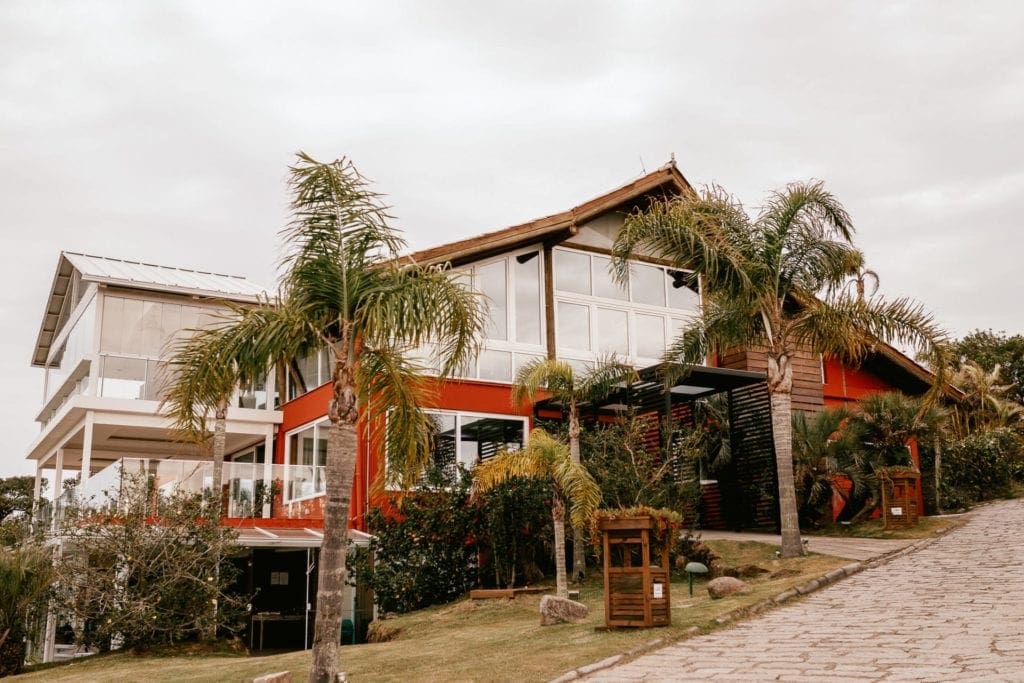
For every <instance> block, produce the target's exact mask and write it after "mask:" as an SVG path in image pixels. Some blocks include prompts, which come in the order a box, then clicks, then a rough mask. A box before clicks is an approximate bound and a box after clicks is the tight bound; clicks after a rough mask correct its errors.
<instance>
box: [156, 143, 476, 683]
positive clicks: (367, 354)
mask: <svg viewBox="0 0 1024 683" xmlns="http://www.w3.org/2000/svg"><path fill="white" fill-rule="evenodd" d="M290 171H291V173H290V180H289V188H290V190H291V193H292V199H291V212H292V219H291V222H290V224H289V225H288V227H286V228H285V229H284V230H283V231H282V236H283V238H284V256H283V259H282V275H281V278H280V294H279V296H278V298H277V300H276V301H268V302H265V303H264V304H263V305H260V306H254V307H250V308H244V309H243V308H239V309H235V311H234V319H233V320H232V321H231V323H230V324H226V325H221V326H219V327H216V328H213V329H211V330H209V331H208V332H205V333H203V334H202V335H200V336H199V339H200V340H201V341H199V342H197V344H198V345H199V346H198V347H197V352H200V353H201V354H202V355H204V356H205V357H207V358H208V359H209V360H210V362H211V363H212V362H222V363H225V367H230V366H231V364H233V367H234V370H233V371H234V372H235V373H237V376H238V377H242V378H252V377H260V376H263V375H265V374H266V373H267V372H268V370H270V369H271V368H272V367H274V366H275V365H277V364H279V363H284V362H288V361H289V360H290V359H293V358H297V357H300V356H303V355H306V354H310V353H318V352H320V351H321V350H324V349H326V350H327V353H328V355H329V356H330V358H331V361H332V366H333V367H332V375H331V401H330V405H329V407H328V417H329V419H330V426H329V428H328V436H327V461H326V466H325V479H326V497H325V503H324V538H323V542H322V545H321V549H320V567H319V585H318V587H317V611H316V624H315V629H314V635H313V656H312V660H311V662H310V671H309V680H310V681H318V682H319V681H334V680H335V679H336V677H337V673H338V669H339V659H338V644H339V642H340V628H341V598H342V591H343V589H344V584H345V550H346V549H345V541H346V535H347V530H348V525H349V504H350V501H351V496H352V483H353V479H354V476H355V466H356V448H357V436H356V422H357V420H358V419H359V416H360V415H361V414H364V415H366V414H368V415H370V416H371V418H370V419H371V420H372V421H373V424H374V425H375V426H376V427H378V428H384V427H385V420H386V427H387V428H386V430H385V434H386V436H385V449H386V451H385V452H387V453H388V458H389V466H388V468H387V473H388V474H387V476H388V478H389V479H390V480H391V481H392V482H393V483H396V484H398V485H400V486H404V487H409V486H412V485H414V484H415V483H416V481H417V480H418V478H419V476H420V474H421V473H422V471H423V467H424V466H425V464H426V463H427V461H428V460H429V456H430V453H429V447H430V420H429V418H428V417H427V416H426V415H425V414H424V413H423V412H422V411H421V410H420V409H419V407H418V406H419V405H420V404H421V402H422V399H423V395H424V391H425V388H424V384H423V382H422V375H421V371H422V368H421V367H420V366H419V365H417V364H415V363H413V362H410V361H408V360H407V359H406V354H407V352H408V351H410V350H411V349H415V348H417V347H420V346H421V345H423V344H425V343H427V342H433V343H435V344H436V346H437V349H438V356H439V360H440V366H441V372H440V374H441V375H442V376H446V375H448V374H449V373H451V372H452V371H453V370H454V369H455V368H458V367H462V366H464V365H465V363H467V362H468V361H470V360H471V359H472V358H473V357H474V356H475V355H476V353H477V352H478V340H479V338H480V336H481V332H482V330H483V326H484V321H485V318H486V310H485V308H484V307H483V306H482V302H481V299H480V297H479V296H477V295H475V294H474V293H473V292H470V291H468V290H467V289H465V288H464V287H463V286H462V285H461V284H459V283H458V282H457V281H456V280H455V279H454V278H453V277H452V276H451V273H450V271H448V270H447V269H446V268H443V267H421V266H418V265H416V264H415V263H408V262H403V261H401V260H399V259H398V254H399V252H400V251H401V250H402V249H403V248H404V246H405V242H404V240H403V239H402V237H401V235H400V233H398V231H396V230H395V229H393V228H392V227H391V226H390V225H389V224H388V221H389V219H390V216H388V214H387V212H386V209H385V208H384V206H383V205H382V204H381V201H380V198H379V196H378V195H376V194H375V193H373V192H372V191H371V190H370V189H369V186H368V183H367V181H366V179H365V178H363V177H362V176H361V175H360V174H359V173H358V172H357V171H356V169H355V167H353V165H352V164H351V162H349V161H348V160H347V159H344V158H342V159H338V160H336V161H333V162H330V163H321V162H318V161H316V160H315V159H313V158H312V157H310V156H308V155H306V154H304V153H299V155H298V161H297V162H296V164H295V165H294V166H292V167H291V169H290ZM206 367H208V363H207V362H205V361H204V362H202V363H194V364H190V365H188V366H186V368H190V369H191V371H193V372H203V368H206ZM186 368H182V369H183V370H185V369H186ZM225 372H227V370H225ZM176 381H177V382H179V383H180V382H187V381H196V382H202V381H203V379H202V378H197V379H189V378H186V376H185V375H184V374H179V376H178V377H177V378H176ZM198 395H199V397H200V400H199V401H196V402H188V403H187V404H186V405H187V406H189V408H188V409H189V410H190V411H200V410H202V409H203V405H204V404H203V402H204V401H206V400H211V399H215V398H216V396H217V392H216V391H214V392H211V393H209V394H207V393H206V392H205V391H204V392H198Z"/></svg>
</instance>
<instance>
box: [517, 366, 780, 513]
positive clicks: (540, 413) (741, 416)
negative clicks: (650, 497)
mask: <svg viewBox="0 0 1024 683" xmlns="http://www.w3.org/2000/svg"><path fill="white" fill-rule="evenodd" d="M723 393H724V394H725V395H726V401H727V404H728V416H729V439H730V445H731V449H732V457H731V461H730V463H729V464H728V465H727V466H726V467H725V470H724V471H721V472H718V473H716V476H717V480H715V481H714V482H711V481H707V482H701V483H702V486H701V494H702V513H703V514H702V520H701V522H702V526H704V528H714V527H721V528H733V529H740V528H750V527H777V526H778V524H779V516H778V478H777V474H776V470H775V442H774V439H773V434H772V420H771V400H770V397H769V394H768V384H767V381H766V379H765V374H764V373H761V372H750V371H746V370H731V369H727V368H713V367H707V366H702V365H699V366H691V367H689V368H681V367H678V366H667V365H665V364H658V365H652V366H650V367H647V368H644V369H642V370H640V371H638V372H637V376H636V378H635V379H634V381H633V382H630V383H625V384H623V385H621V386H620V387H619V388H618V389H617V390H616V391H614V392H612V393H611V394H609V395H608V396H607V397H606V398H604V399H603V400H601V401H596V402H593V403H584V404H581V405H580V406H579V411H580V416H581V418H583V419H590V420H595V421H596V420H601V419H605V420H607V419H612V418H614V417H616V416H619V415H622V414H623V413H624V412H626V411H627V410H630V411H633V413H634V414H636V415H651V414H656V415H657V416H658V420H657V423H656V429H655V430H653V431H652V433H651V434H650V438H649V439H648V440H647V444H648V447H649V448H658V449H663V448H665V447H666V445H667V444H666V442H665V439H666V437H667V438H672V437H671V435H672V434H673V431H674V429H675V428H676V427H679V426H688V427H692V426H694V411H693V404H694V402H696V401H697V400H699V399H704V398H709V397H711V396H714V395H717V394H723ZM563 412H564V411H563V406H562V405H561V404H559V402H558V401H557V400H555V399H553V398H549V399H546V400H543V401H539V402H538V403H537V404H536V406H535V407H534V414H535V416H536V417H538V418H541V419H543V418H548V419H552V418H554V419H557V418H560V417H562V415H563Z"/></svg>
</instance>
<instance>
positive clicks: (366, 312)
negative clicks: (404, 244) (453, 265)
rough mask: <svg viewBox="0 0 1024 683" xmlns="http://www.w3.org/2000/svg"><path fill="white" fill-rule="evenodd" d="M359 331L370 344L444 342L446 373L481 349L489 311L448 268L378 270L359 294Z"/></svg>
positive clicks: (443, 370)
mask: <svg viewBox="0 0 1024 683" xmlns="http://www.w3.org/2000/svg"><path fill="white" fill-rule="evenodd" d="M359 302H360V305H359V310H358V313H357V315H356V317H355V319H354V327H353V330H354V333H355V335H356V336H357V337H358V338H360V339H364V340H365V341H366V343H367V344H370V345H373V346H380V345H386V344H390V343H392V342H393V341H396V342H401V343H404V344H405V345H407V346H410V347H418V346H420V345H422V344H424V343H426V342H438V341H439V342H440V343H439V348H438V352H439V355H440V357H441V374H442V375H443V376H447V375H450V374H451V373H452V372H453V371H454V370H455V369H457V368H460V367H462V366H464V365H465V364H466V363H467V362H470V361H472V359H473V358H475V357H476V355H477V353H479V350H480V339H481V335H482V332H483V329H484V325H485V322H486V311H485V309H484V306H483V301H482V299H481V298H480V296H479V295H478V294H477V293H475V292H473V291H472V290H470V289H469V288H468V287H466V286H464V285H463V284H462V283H460V282H458V281H457V280H456V279H455V278H454V277H453V276H452V272H451V270H450V269H447V268H444V267H433V266H431V267H419V266H398V265H393V264H389V265H388V266H385V267H381V268H379V269H377V270H376V271H375V272H374V273H373V274H372V277H369V278H368V279H367V286H366V287H365V289H364V290H363V291H361V292H360V293H359Z"/></svg>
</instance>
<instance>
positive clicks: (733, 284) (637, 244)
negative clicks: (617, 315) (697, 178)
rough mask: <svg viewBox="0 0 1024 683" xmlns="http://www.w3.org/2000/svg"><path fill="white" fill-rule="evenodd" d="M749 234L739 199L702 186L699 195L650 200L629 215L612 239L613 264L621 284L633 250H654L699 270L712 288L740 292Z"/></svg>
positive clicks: (746, 282) (747, 274)
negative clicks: (647, 203)
mask: <svg viewBox="0 0 1024 683" xmlns="http://www.w3.org/2000/svg"><path fill="white" fill-rule="evenodd" d="M750 234H751V230H750V221H749V218H748V217H747V214H746V213H745V212H744V211H743V208H742V206H741V205H740V204H739V202H737V201H736V200H735V199H734V198H733V197H731V196H730V195H729V194H728V193H726V192H725V191H724V190H723V189H722V188H720V187H707V188H704V189H703V190H702V191H701V193H700V195H698V196H682V197H678V198H675V199H671V200H667V201H659V202H655V203H653V204H652V205H651V207H650V208H649V209H648V210H646V211H643V212H639V211H638V212H635V213H633V214H630V215H629V216H628V217H627V218H626V221H625V224H624V225H623V227H622V230H620V231H619V234H618V236H617V237H616V238H615V243H614V245H613V247H612V267H613V270H614V274H615V277H616V279H617V280H618V281H619V282H623V283H624V282H626V280H627V278H628V277H629V259H630V258H631V257H632V256H633V255H634V254H638V253H644V252H646V253H655V254H658V255H659V256H661V257H662V258H666V259H669V260H671V261H672V262H673V263H674V264H675V265H676V266H677V267H679V268H683V269H686V270H692V271H695V272H698V273H700V275H701V278H702V279H703V281H704V282H705V286H706V287H707V288H709V289H711V290H719V289H726V290H729V291H733V292H737V291H743V290H744V289H747V288H749V286H750V271H749V268H748V263H749V258H748V256H749V251H748V249H749V241H750Z"/></svg>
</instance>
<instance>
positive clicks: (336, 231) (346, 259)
mask: <svg viewBox="0 0 1024 683" xmlns="http://www.w3.org/2000/svg"><path fill="white" fill-rule="evenodd" d="M297 157H298V161H297V162H296V163H295V164H294V165H293V166H292V167H291V168H290V172H291V175H290V178H289V181H288V185H289V189H290V190H291V194H292V200H291V211H292V218H291V222H290V223H289V225H288V226H287V227H286V228H285V229H284V230H283V231H282V237H283V238H284V240H285V242H286V245H287V246H286V252H285V253H284V255H283V258H282V266H283V267H284V268H285V270H286V274H288V275H290V274H292V273H294V272H295V271H296V270H297V269H299V268H300V267H301V265H302V263H303V262H304V261H307V260H313V261H316V260H318V259H320V258H326V259H328V260H330V261H332V262H335V263H345V264H346V265H356V266H359V265H361V264H363V263H364V262H365V261H366V260H367V259H368V258H370V259H372V258H373V257H375V256H376V257H378V258H379V257H381V256H384V257H390V256H392V255H395V254H398V253H399V252H400V251H401V250H402V249H403V248H404V247H405V241H404V240H403V239H402V238H401V237H400V236H399V234H398V232H397V231H395V230H394V229H392V228H391V227H390V226H389V225H388V219H389V218H391V217H390V216H389V215H388V214H387V209H386V208H385V207H384V205H383V204H382V202H381V201H380V199H381V198H380V195H379V194H377V193H375V192H373V191H372V190H370V189H369V182H368V181H367V179H366V178H364V177H363V176H362V175H361V174H360V173H359V171H357V170H356V168H355V166H353V164H352V162H351V161H349V160H348V159H346V158H344V157H342V158H340V159H337V160H335V161H332V162H327V163H323V162H319V161H317V160H316V159H314V158H312V157H311V156H309V155H308V154H306V153H305V152H299V153H298V154H297ZM358 269H359V268H357V270H358ZM286 280H287V277H286Z"/></svg>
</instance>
